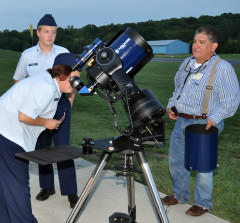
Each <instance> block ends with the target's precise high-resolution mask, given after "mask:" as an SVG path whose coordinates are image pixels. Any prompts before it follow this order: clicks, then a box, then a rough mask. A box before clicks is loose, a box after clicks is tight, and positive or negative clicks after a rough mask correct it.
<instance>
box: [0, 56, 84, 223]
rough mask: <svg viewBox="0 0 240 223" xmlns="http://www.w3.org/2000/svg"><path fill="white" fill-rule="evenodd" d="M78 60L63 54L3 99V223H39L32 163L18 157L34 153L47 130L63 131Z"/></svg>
mask: <svg viewBox="0 0 240 223" xmlns="http://www.w3.org/2000/svg"><path fill="white" fill-rule="evenodd" d="M76 58H77V56H76V55H74V54H70V53H63V54H59V55H58V56H57V57H56V58H55V61H54V64H53V67H52V68H51V69H48V70H47V71H42V72H41V74H40V75H32V76H30V77H28V78H25V79H24V80H21V81H19V82H18V83H16V84H14V85H13V86H12V87H11V88H10V89H9V90H8V91H7V92H5V93H4V94H3V95H2V96H1V97H0V122H1V125H0V222H3V223H27V222H28V223H29V222H32V223H36V222H37V219H36V218H35V217H34V215H33V213H32V207H31V195H30V187H29V171H28V170H29V161H26V160H23V159H18V158H16V157H15V154H17V153H22V152H31V151H33V150H34V149H35V145H36V142H37V138H38V136H39V134H40V133H41V132H42V131H44V129H50V130H54V129H59V128H61V122H60V121H59V119H57V118H55V117H54V115H55V112H56V110H57V106H58V101H59V100H60V97H61V94H62V93H72V92H73V91H74V89H73V88H72V87H71V85H70V78H71V77H72V76H76V75H77V76H79V75H80V72H79V70H72V66H73V64H74V63H75V60H76Z"/></svg>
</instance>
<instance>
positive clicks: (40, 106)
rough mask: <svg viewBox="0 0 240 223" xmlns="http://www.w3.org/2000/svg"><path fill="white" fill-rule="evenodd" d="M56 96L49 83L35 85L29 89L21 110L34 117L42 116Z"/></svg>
mask: <svg viewBox="0 0 240 223" xmlns="http://www.w3.org/2000/svg"><path fill="white" fill-rule="evenodd" d="M53 98H54V91H53V89H52V87H51V86H50V85H48V84H38V85H37V86H36V85H34V86H33V87H31V89H30V90H29V92H28V94H27V96H26V98H25V100H24V102H23V103H22V105H21V106H20V108H19V111H20V112H22V113H24V114H25V115H27V116H29V117H30V118H32V119H35V118H37V117H38V116H41V115H42V114H43V112H44V110H45V109H46V108H47V107H48V106H49V104H50V103H51V102H52V100H54V99H53Z"/></svg>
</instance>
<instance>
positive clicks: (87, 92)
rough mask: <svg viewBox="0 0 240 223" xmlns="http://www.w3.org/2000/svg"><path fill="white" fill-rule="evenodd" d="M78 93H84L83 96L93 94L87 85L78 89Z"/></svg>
mask: <svg viewBox="0 0 240 223" xmlns="http://www.w3.org/2000/svg"><path fill="white" fill-rule="evenodd" d="M78 93H79V94H80V95H82V96H88V95H90V94H91V92H90V91H89V90H88V87H87V86H84V87H82V88H81V89H80V90H79V91H78Z"/></svg>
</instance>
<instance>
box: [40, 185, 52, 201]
mask: <svg viewBox="0 0 240 223" xmlns="http://www.w3.org/2000/svg"><path fill="white" fill-rule="evenodd" d="M53 194H55V188H54V187H52V188H48V189H42V190H41V191H40V192H39V193H38V195H37V196H36V199H37V200H39V201H45V200H47V199H48V198H49V196H51V195H53Z"/></svg>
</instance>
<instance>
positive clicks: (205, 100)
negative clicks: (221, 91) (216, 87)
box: [202, 58, 221, 116]
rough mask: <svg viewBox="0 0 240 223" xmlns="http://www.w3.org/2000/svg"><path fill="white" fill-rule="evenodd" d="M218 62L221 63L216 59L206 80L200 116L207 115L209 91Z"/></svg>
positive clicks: (211, 87)
mask: <svg viewBox="0 0 240 223" xmlns="http://www.w3.org/2000/svg"><path fill="white" fill-rule="evenodd" d="M220 61H221V59H220V58H217V59H216V61H215V62H214V64H213V66H212V69H211V73H210V76H209V79H208V84H207V86H206V93H205V96H204V100H203V107H202V115H203V116H206V115H207V110H208V104H209V99H210V95H211V91H212V89H213V81H214V77H215V73H216V68H217V65H218V63H219V62H220Z"/></svg>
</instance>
